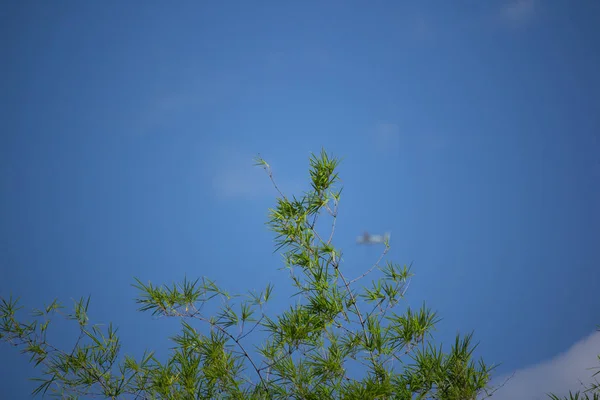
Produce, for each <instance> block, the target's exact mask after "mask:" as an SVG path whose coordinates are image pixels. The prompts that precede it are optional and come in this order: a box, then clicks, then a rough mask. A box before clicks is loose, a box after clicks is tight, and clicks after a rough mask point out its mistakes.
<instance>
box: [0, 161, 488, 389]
mask: <svg viewBox="0 0 600 400" xmlns="http://www.w3.org/2000/svg"><path fill="white" fill-rule="evenodd" d="M339 162H340V161H339V159H337V158H335V157H333V156H330V155H328V154H327V153H326V152H325V151H324V150H323V151H321V153H320V154H317V155H315V154H313V155H311V157H310V159H309V178H310V190H308V191H307V192H306V193H303V194H302V196H299V197H296V196H290V197H288V196H286V195H284V194H283V193H282V192H281V191H280V190H279V187H278V186H277V184H276V182H275V180H274V178H273V173H272V171H271V166H270V165H269V164H268V163H267V162H266V161H265V160H263V159H262V158H260V157H258V158H257V159H256V165H258V166H261V167H263V168H264V169H265V170H266V172H267V174H268V176H269V178H270V179H271V181H272V183H273V185H274V187H275V189H276V190H277V192H278V194H279V196H278V198H277V199H276V203H275V206H274V207H273V208H272V209H270V210H269V216H268V221H267V225H268V227H269V228H270V229H271V230H272V231H273V232H274V234H275V249H276V250H275V251H281V254H282V256H283V265H284V268H285V269H286V270H287V271H288V273H289V277H290V282H291V284H292V286H293V288H294V295H293V299H294V302H293V303H292V304H290V305H289V307H287V309H285V311H283V312H282V313H280V314H279V315H270V314H269V313H268V310H267V307H266V306H267V304H268V302H269V300H270V299H271V298H272V294H273V290H274V287H273V286H272V285H271V284H268V285H267V286H266V287H265V289H264V290H263V291H262V292H258V293H257V292H254V291H252V292H248V293H246V294H243V295H240V294H233V295H231V294H229V293H228V292H226V291H225V290H224V289H222V288H221V287H220V286H219V285H217V283H216V282H214V281H211V280H210V279H208V278H201V279H200V278H199V279H196V280H194V281H189V280H187V279H184V281H183V282H181V283H179V284H173V285H170V286H168V285H160V286H155V285H153V284H151V283H147V284H145V283H143V282H142V281H141V280H139V279H136V282H135V284H134V285H133V286H134V287H135V288H136V289H137V291H138V293H139V295H138V297H137V299H136V302H137V304H138V306H139V311H142V312H150V313H151V314H152V315H159V316H161V317H169V318H177V319H179V320H180V321H181V331H180V333H179V334H177V335H175V336H174V337H172V338H171V339H172V341H173V343H174V348H173V351H172V353H171V355H170V356H169V358H168V359H167V360H166V361H164V362H161V361H160V360H158V359H157V357H155V355H154V353H153V352H147V353H145V354H144V355H143V356H142V357H141V358H140V359H139V360H135V359H134V358H132V357H130V356H128V355H125V356H123V357H119V354H120V350H121V344H120V341H119V339H118V336H117V335H116V330H115V329H113V328H112V326H109V327H108V328H107V329H101V327H100V326H98V325H92V326H90V325H89V320H88V315H87V310H88V306H89V298H88V299H87V300H84V299H82V300H80V301H79V302H76V303H75V305H74V312H73V313H72V314H64V312H63V311H62V310H63V307H62V306H61V305H60V304H59V303H58V302H56V301H54V302H53V303H51V304H50V305H49V306H47V307H45V308H44V310H41V311H36V312H35V313H34V315H33V318H34V322H31V323H24V322H20V321H19V319H18V318H17V314H16V311H17V309H18V301H17V300H13V299H12V297H11V298H9V299H8V300H5V299H4V298H2V304H1V305H0V317H1V325H0V339H2V340H3V341H5V342H7V343H11V344H13V345H14V346H17V347H19V348H20V349H21V351H22V352H23V353H27V354H29V356H30V357H31V361H32V362H34V364H35V366H37V367H39V368H41V370H42V377H40V378H36V379H38V381H39V382H40V385H39V387H38V388H37V389H36V390H35V392H34V393H44V394H50V395H55V396H58V397H62V398H78V397H94V396H95V397H102V398H112V399H117V398H132V399H133V398H136V399H137V398H139V399H218V398H223V399H319V400H324V399H361V400H363V399H449V400H450V399H460V400H467V399H476V398H481V396H486V395H489V394H490V393H491V392H490V389H491V388H490V387H489V380H490V375H491V371H492V370H493V367H491V366H488V365H487V364H486V363H484V361H483V360H478V361H477V362H476V361H475V360H474V359H473V351H474V349H475V347H476V345H474V344H473V342H472V334H468V335H466V336H463V337H461V336H460V335H459V336H457V337H456V340H455V342H454V344H453V345H452V346H451V348H450V350H449V351H448V352H444V351H443V350H442V346H436V345H434V344H433V341H432V331H433V329H434V327H435V324H436V323H437V322H438V321H439V318H438V316H437V314H436V313H435V312H434V311H432V310H431V309H429V308H428V307H427V306H426V305H425V304H423V305H422V306H421V307H420V308H418V309H411V308H410V307H402V300H403V299H404V295H405V292H406V290H407V289H408V286H409V284H410V281H411V279H412V277H413V273H412V266H406V265H399V264H396V263H393V262H390V261H385V262H384V260H383V259H384V257H385V256H386V255H387V253H388V251H389V249H390V244H389V242H386V243H385V245H384V246H383V247H384V249H383V250H382V253H381V255H380V256H379V258H378V259H377V260H376V261H375V263H374V264H372V265H371V266H369V267H368V268H367V269H366V271H365V272H364V273H363V274H362V275H360V276H358V277H354V278H353V277H350V276H349V273H348V271H347V270H345V268H344V265H343V262H342V260H343V252H342V250H341V248H339V247H337V246H336V245H335V243H334V233H335V229H336V220H337V217H338V206H339V203H340V201H341V194H342V188H340V187H339V183H340V179H339V176H338V174H337V169H338V166H339ZM367 279H370V281H369V282H367ZM402 308H404V309H402ZM215 310H216V311H215ZM56 315H61V316H63V317H66V318H68V319H72V320H74V321H76V322H77V325H78V329H79V331H80V336H79V339H78V340H77V341H76V343H75V345H74V346H73V348H72V349H71V350H69V351H67V350H61V349H58V348H55V347H53V346H52V345H51V344H49V343H48V342H47V340H46V332H47V330H48V326H49V324H50V322H51V320H52V318H53V317H54V316H56ZM254 336H260V337H261V338H262V339H263V340H261V341H260V343H259V344H257V341H256V340H255V339H254Z"/></svg>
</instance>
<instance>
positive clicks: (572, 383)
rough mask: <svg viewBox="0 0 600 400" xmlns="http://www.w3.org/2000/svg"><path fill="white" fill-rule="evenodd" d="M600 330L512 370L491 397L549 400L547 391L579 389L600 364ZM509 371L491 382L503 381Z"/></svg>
mask: <svg viewBox="0 0 600 400" xmlns="http://www.w3.org/2000/svg"><path fill="white" fill-rule="evenodd" d="M598 354H600V331H599V332H594V333H592V334H591V335H589V336H587V337H585V338H584V339H582V340H580V341H579V342H577V343H575V344H574V345H573V346H571V348H569V349H568V350H567V351H566V352H564V353H562V354H559V355H557V356H556V357H554V358H552V359H550V360H547V361H544V362H541V363H539V364H537V365H533V366H530V367H527V368H523V369H520V370H517V371H515V373H514V376H513V377H512V378H510V379H509V380H508V381H507V382H506V384H505V385H504V386H502V387H501V388H499V389H498V390H497V391H496V392H495V393H494V395H493V396H492V398H493V399H494V400H520V399H523V400H538V399H539V400H542V399H543V400H548V399H549V397H548V396H547V393H554V394H556V395H558V396H565V395H568V394H569V391H573V392H575V391H578V390H580V391H581V390H582V389H583V387H582V383H583V384H584V385H589V384H590V383H592V382H594V378H593V377H592V375H593V374H594V373H595V371H597V370H595V369H593V368H596V367H600V362H599V360H598ZM510 375H512V374H507V375H504V376H501V377H499V378H497V379H494V380H493V382H492V386H495V387H497V386H499V385H502V383H503V382H505V381H506V379H507V378H508V377H509V376H510Z"/></svg>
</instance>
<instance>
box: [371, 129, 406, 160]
mask: <svg viewBox="0 0 600 400" xmlns="http://www.w3.org/2000/svg"><path fill="white" fill-rule="evenodd" d="M400 139H401V138H400V127H399V126H398V124H394V123H390V122H380V123H378V124H376V126H375V128H374V129H373V140H374V143H375V147H376V149H377V151H379V152H381V153H390V152H392V153H393V152H395V151H397V150H398V149H399V148H400Z"/></svg>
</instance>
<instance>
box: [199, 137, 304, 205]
mask: <svg viewBox="0 0 600 400" xmlns="http://www.w3.org/2000/svg"><path fill="white" fill-rule="evenodd" d="M212 154H213V156H212V157H211V159H210V160H208V163H207V165H206V166H205V173H206V175H207V176H206V178H207V179H208V181H209V182H210V184H211V187H212V193H213V194H214V195H215V196H216V197H217V198H219V199H247V200H251V199H262V198H274V197H275V196H278V195H279V194H278V193H277V191H276V189H275V187H274V186H273V182H271V180H270V179H269V176H268V174H267V172H266V171H265V170H264V168H261V167H259V166H255V165H254V164H255V162H254V158H255V157H256V156H257V154H255V153H251V152H250V151H246V150H242V149H240V148H238V147H236V146H234V145H230V146H228V145H221V146H218V148H217V149H215V151H213V152H212ZM267 161H269V160H267ZM269 162H270V161H269ZM272 168H273V170H274V171H273V173H274V179H275V183H277V186H278V187H279V188H280V190H282V191H283V193H284V194H285V195H290V194H292V193H294V194H295V193H299V192H300V189H301V185H300V184H299V181H298V180H297V179H293V178H291V177H289V176H287V175H286V174H284V173H280V169H279V168H277V164H275V165H274V166H273V167H272Z"/></svg>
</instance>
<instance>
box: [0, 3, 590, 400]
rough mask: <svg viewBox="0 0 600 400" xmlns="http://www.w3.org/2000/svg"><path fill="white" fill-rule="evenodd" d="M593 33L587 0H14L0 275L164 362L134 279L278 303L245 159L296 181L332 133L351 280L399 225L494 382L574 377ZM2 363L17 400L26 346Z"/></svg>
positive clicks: (445, 329) (396, 246)
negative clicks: (76, 308)
mask: <svg viewBox="0 0 600 400" xmlns="http://www.w3.org/2000/svg"><path fill="white" fill-rule="evenodd" d="M209 3H211V4H209ZM598 37H600V2H598V1H595V0H580V1H561V0H557V1H541V0H539V1H534V0H506V1H501V0H496V1H494V0H490V1H463V2H459V1H418V2H417V1H413V2H401V1H379V2H358V1H345V2H341V1H318V2H312V1H302V2H300V1H296V2H280V1H277V2H241V1H239V2H199V1H198V2H196V1H189V2H185V1H183V2H177V4H175V3H173V2H159V1H149V2H148V1H144V2H142V1H128V2H123V1H94V2H80V1H60V2H57V1H18V2H17V1H6V2H3V3H2V5H0V46H1V47H0V51H1V53H0V59H1V61H0V72H1V74H0V76H1V78H0V113H1V120H2V129H1V131H0V191H1V197H0V221H1V224H0V242H1V244H2V245H1V252H0V294H1V295H2V296H7V295H9V294H10V293H13V294H14V295H17V296H21V297H22V299H23V305H25V306H26V308H33V307H41V306H42V305H44V304H48V303H49V302H50V301H51V300H52V299H54V298H55V297H58V298H59V299H61V300H62V301H63V302H64V303H66V304H67V305H70V302H71V298H79V297H81V296H87V295H88V294H89V295H91V296H92V300H91V307H90V318H91V321H92V322H96V323H108V322H111V321H112V322H113V323H114V324H115V325H116V326H118V327H119V332H120V335H121V337H122V339H123V346H124V351H125V352H126V353H130V354H134V355H139V354H141V352H142V350H143V349H144V348H153V349H156V350H158V353H159V354H160V355H162V356H164V357H166V355H167V354H168V351H169V350H168V349H169V347H170V343H169V341H168V340H167V338H166V337H167V336H168V335H171V334H173V333H175V332H176V331H177V327H178V325H177V323H176V322H175V321H168V320H164V319H158V320H156V319H153V318H152V317H151V316H150V315H149V314H141V313H139V312H136V304H135V303H134V298H135V296H136V294H137V292H136V291H135V289H134V288H132V287H131V284H132V283H133V282H134V280H133V278H134V277H138V278H140V279H141V280H142V281H144V282H147V281H152V282H153V283H155V284H160V283H169V284H170V283H172V282H174V281H180V280H181V279H183V277H184V276H187V277H189V278H196V277H201V276H207V277H210V278H212V279H215V280H216V281H217V283H219V284H220V285H222V286H223V287H224V288H226V289H228V290H230V291H231V292H242V291H245V290H246V289H252V288H255V289H261V288H263V287H264V286H265V285H266V284H267V283H268V282H272V283H274V284H275V289H276V296H277V300H278V301H279V302H281V303H280V304H285V302H287V301H288V300H287V299H288V296H289V295H290V294H292V293H293V291H292V289H291V288H290V285H289V280H288V279H287V273H286V272H285V271H279V270H278V268H280V267H282V263H281V258H280V256H279V255H278V254H273V250H274V247H273V237H274V236H273V234H272V233H271V232H269V231H268V229H267V227H266V226H265V225H264V222H265V221H266V217H267V209H268V207H270V206H272V205H273V204H274V199H275V196H276V192H275V190H274V189H273V187H272V186H271V184H270V182H269V180H268V177H267V176H266V175H265V173H264V171H262V170H260V169H258V168H256V167H252V158H253V156H255V155H256V154H257V153H260V154H261V155H262V156H263V157H264V158H265V159H266V160H267V161H268V162H269V163H270V164H271V165H272V167H273V170H274V173H275V179H276V180H277V182H278V183H279V184H280V185H281V187H282V189H283V190H284V191H286V192H287V193H297V194H298V193H300V192H301V191H302V190H305V189H308V187H309V186H308V169H307V168H308V157H309V154H310V152H311V151H312V152H318V151H320V149H321V147H324V148H325V149H326V150H327V151H329V152H332V153H334V154H335V155H337V156H340V157H343V163H342V165H341V167H340V174H341V178H342V180H343V186H344V188H345V189H344V192H343V197H342V202H341V204H340V215H339V221H338V229H337V235H336V238H335V244H336V245H337V246H338V247H339V248H341V249H342V250H343V251H344V260H345V262H344V264H343V267H344V268H345V269H346V270H347V271H348V274H349V275H358V274H359V273H362V272H363V271H364V270H365V269H367V268H368V267H369V266H370V263H372V262H374V261H375V260H376V258H377V257H378V255H379V250H378V249H376V248H366V247H360V246H357V245H356V244H355V243H354V240H355V237H356V236H357V235H360V234H361V233H362V232H363V231H364V230H366V229H368V230H370V231H373V232H374V233H382V232H384V231H386V230H389V231H391V232H392V242H391V244H392V251H391V252H390V257H389V258H390V259H391V260H394V261H396V262H399V263H407V264H408V263H410V262H411V261H413V262H414V264H413V272H414V273H415V274H416V276H415V277H414V278H413V281H412V284H411V286H410V289H409V291H408V293H407V301H406V304H407V305H411V306H413V307H418V306H419V305H420V304H421V303H422V301H423V300H426V301H427V303H428V305H429V306H431V307H432V308H433V309H435V310H437V311H438V312H439V313H440V316H441V317H442V318H443V320H442V322H440V323H439V325H438V329H437V331H436V332H435V339H436V341H437V342H444V343H448V344H449V342H450V341H451V340H453V337H454V335H455V334H456V332H457V331H460V332H463V333H467V332H470V331H471V330H475V339H476V340H478V341H480V346H479V348H478V355H481V356H483V357H484V358H485V359H486V361H488V362H490V363H500V362H501V363H503V364H502V365H501V366H500V367H499V368H498V369H497V371H496V372H497V375H496V376H497V379H498V380H499V381H501V380H502V376H503V375H506V374H511V373H512V372H513V371H517V374H516V376H515V378H514V379H513V380H511V381H509V383H507V385H506V386H505V387H504V388H503V390H501V391H499V392H498V396H497V397H496V396H495V398H498V399H536V398H543V397H542V394H543V393H544V392H545V391H548V390H556V391H564V390H567V389H569V388H576V387H577V386H578V383H577V379H582V380H586V379H587V378H588V376H589V374H590V371H586V370H585V368H586V367H591V366H593V365H594V359H595V355H596V354H598V352H600V337H599V335H600V334H594V331H595V327H596V325H597V324H600V296H598V294H597V293H598V287H599V284H600V267H599V262H600V208H599V204H600V185H599V183H600V139H599V136H600V134H599V132H600V131H599V130H600V112H599V110H600V75H599V71H600V47H599V45H598ZM276 309H277V305H275V306H274V307H273V308H272V309H271V310H276ZM75 331H76V329H75V326H74V325H71V324H63V323H59V324H58V325H57V326H56V328H55V330H54V331H53V333H52V335H54V336H52V337H54V338H55V339H56V340H57V341H58V342H59V343H64V344H65V345H68V344H70V343H72V342H71V341H70V339H71V338H72V337H73V335H74V334H75ZM0 358H1V359H2V360H3V361H2V362H0V376H2V377H3V378H2V385H0V398H3V399H4V398H6V399H9V398H10V399H25V398H29V393H30V391H31V389H32V388H33V387H34V384H33V383H31V382H29V381H28V377H31V376H33V375H34V374H35V371H34V369H33V367H32V366H30V364H28V361H27V358H26V357H25V356H22V355H20V354H19V353H18V351H16V350H15V349H14V348H12V347H11V346H8V345H6V344H0ZM503 396H504V397H503Z"/></svg>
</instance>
